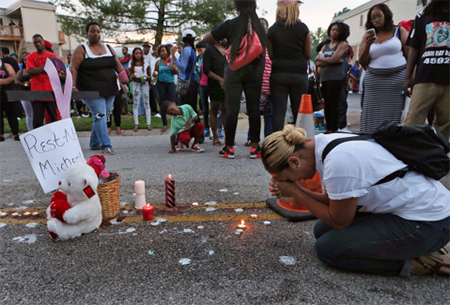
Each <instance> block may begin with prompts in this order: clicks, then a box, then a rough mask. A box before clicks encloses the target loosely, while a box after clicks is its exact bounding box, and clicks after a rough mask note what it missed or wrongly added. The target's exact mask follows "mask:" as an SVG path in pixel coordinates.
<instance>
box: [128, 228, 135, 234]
mask: <svg viewBox="0 0 450 305" xmlns="http://www.w3.org/2000/svg"><path fill="white" fill-rule="evenodd" d="M134 231H136V228H128V229H127V230H126V231H125V232H127V233H131V232H134Z"/></svg>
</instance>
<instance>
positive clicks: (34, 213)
mask: <svg viewBox="0 0 450 305" xmlns="http://www.w3.org/2000/svg"><path fill="white" fill-rule="evenodd" d="M37 214H39V212H33V213H31V215H37Z"/></svg>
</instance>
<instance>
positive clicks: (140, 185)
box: [134, 180, 147, 210]
mask: <svg viewBox="0 0 450 305" xmlns="http://www.w3.org/2000/svg"><path fill="white" fill-rule="evenodd" d="M134 189H135V192H136V203H135V205H134V207H135V208H136V209H139V210H141V209H142V207H143V206H145V204H146V203H147V201H146V199H145V182H144V181H143V180H137V181H135V182H134Z"/></svg>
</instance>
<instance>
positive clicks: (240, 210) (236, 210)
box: [234, 209, 244, 213]
mask: <svg viewBox="0 0 450 305" xmlns="http://www.w3.org/2000/svg"><path fill="white" fill-rule="evenodd" d="M234 211H235V212H236V213H241V212H244V209H234Z"/></svg>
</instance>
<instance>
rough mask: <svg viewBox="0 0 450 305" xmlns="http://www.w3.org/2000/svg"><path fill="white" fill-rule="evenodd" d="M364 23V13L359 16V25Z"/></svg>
mask: <svg viewBox="0 0 450 305" xmlns="http://www.w3.org/2000/svg"><path fill="white" fill-rule="evenodd" d="M363 25H364V15H361V16H359V26H363Z"/></svg>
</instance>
